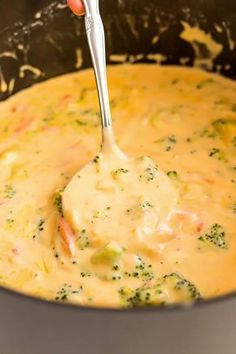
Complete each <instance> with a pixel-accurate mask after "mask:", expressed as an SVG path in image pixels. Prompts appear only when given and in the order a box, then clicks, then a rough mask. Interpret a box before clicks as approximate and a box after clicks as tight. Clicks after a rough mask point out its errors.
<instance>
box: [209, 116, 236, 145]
mask: <svg viewBox="0 0 236 354" xmlns="http://www.w3.org/2000/svg"><path fill="white" fill-rule="evenodd" d="M212 126H213V128H214V129H215V130H216V132H217V133H218V134H219V136H220V137H221V139H222V140H224V141H226V142H230V141H231V140H232V139H233V137H234V136H235V135H236V119H231V118H227V119H226V118H221V119H217V120H215V121H214V122H213V123H212Z"/></svg>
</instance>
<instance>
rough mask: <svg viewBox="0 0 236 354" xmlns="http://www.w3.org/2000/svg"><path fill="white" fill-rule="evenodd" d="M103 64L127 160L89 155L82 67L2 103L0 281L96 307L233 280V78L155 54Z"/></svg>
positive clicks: (92, 98)
mask: <svg viewBox="0 0 236 354" xmlns="http://www.w3.org/2000/svg"><path fill="white" fill-rule="evenodd" d="M108 77H109V87H110V95H111V106H112V116H113V122H114V130H115V135H116V137H117V143H118V145H119V146H120V148H121V149H122V151H125V152H126V153H127V155H128V156H130V157H131V161H129V163H128V164H127V161H126V160H125V159H124V160H123V161H122V159H117V160H116V159H114V156H113V157H112V158H109V154H108V155H106V157H104V154H99V151H100V143H101V131H100V116H99V108H98V101H97V91H96V86H95V81H94V76H93V72H92V70H85V71H82V72H80V73H75V74H69V75H64V76H61V77H58V78H55V79H52V80H49V81H47V82H44V83H42V84H39V85H35V86H34V87H32V88H30V89H27V90H24V91H23V92H20V93H18V94H17V95H15V96H13V97H11V98H10V99H8V100H7V101H5V102H2V103H0V136H1V140H0V141H1V143H0V181H1V184H0V230H1V232H0V284H1V285H3V286H6V287H8V288H13V289H15V290H17V291H21V292H24V293H26V294H30V295H33V296H37V297H41V298H44V299H47V300H55V301H59V302H65V303H68V302H73V303H76V304H82V305H89V306H103V307H134V306H150V305H164V304H172V303H179V302H184V303H186V302H187V303H188V302H192V301H201V300H202V299H207V298H210V297H216V296H219V295H222V294H226V293H229V292H232V291H235V290H236V276H235V270H236V235H235V230H236V188H235V187H236V185H235V183H236V159H235V158H236V83H235V82H233V81H231V80H228V79H225V78H222V77H219V76H217V75H214V74H209V73H206V72H203V71H200V70H198V69H190V68H181V67H159V66H157V65H123V66H114V67H110V68H109V69H108ZM94 156H95V158H94ZM144 156H146V157H144ZM147 156H149V157H147ZM132 161H133V162H134V163H133V164H132ZM86 164H88V165H87V166H86V167H85V168H84V169H82V168H83V167H84V166H85V165H86ZM81 169H82V170H81ZM80 170H81V172H80ZM78 171H79V172H78ZM137 175H139V178H136V180H135V181H134V183H133V185H132V178H134V176H136V177H137ZM73 176H74V177H73ZM72 177H73V179H72V182H71V183H70V184H69V185H68V183H69V181H70V180H71V178H72ZM83 186H84V188H83ZM127 186H128V187H127ZM153 186H155V188H156V189H155V191H154V192H153V190H154V189H153V188H154V187H153ZM117 193H118V194H117ZM117 196H118V197H117Z"/></svg>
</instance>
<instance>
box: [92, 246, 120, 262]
mask: <svg viewBox="0 0 236 354" xmlns="http://www.w3.org/2000/svg"><path fill="white" fill-rule="evenodd" d="M122 253H123V249H122V248H121V247H120V245H119V244H118V243H116V242H114V241H112V242H109V243H108V244H107V245H106V246H105V247H103V248H101V249H100V250H98V251H97V252H95V253H94V254H93V255H92V257H91V262H92V263H93V264H105V265H115V264H116V263H117V262H118V261H119V259H120V257H121V255H122Z"/></svg>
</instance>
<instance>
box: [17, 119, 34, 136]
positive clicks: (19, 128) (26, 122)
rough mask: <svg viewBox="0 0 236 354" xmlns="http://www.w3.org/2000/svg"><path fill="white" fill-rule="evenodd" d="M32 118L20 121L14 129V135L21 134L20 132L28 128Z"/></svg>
mask: <svg viewBox="0 0 236 354" xmlns="http://www.w3.org/2000/svg"><path fill="white" fill-rule="evenodd" d="M32 121H33V118H29V117H28V118H25V119H22V121H21V122H20V124H19V125H18V126H17V127H16V128H15V133H21V132H22V131H24V130H25V129H26V128H28V126H29V125H30V124H31V123H32Z"/></svg>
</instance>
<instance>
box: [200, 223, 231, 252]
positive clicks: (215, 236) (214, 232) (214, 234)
mask: <svg viewBox="0 0 236 354" xmlns="http://www.w3.org/2000/svg"><path fill="white" fill-rule="evenodd" d="M198 239H199V241H202V242H205V243H206V244H208V245H211V246H212V245H213V246H216V247H218V248H221V249H227V248H228V245H227V243H226V241H225V231H224V229H223V227H222V226H221V225H219V224H213V225H211V226H210V228H209V230H208V231H207V232H206V233H205V234H204V235H202V236H200V237H199V238H198Z"/></svg>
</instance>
